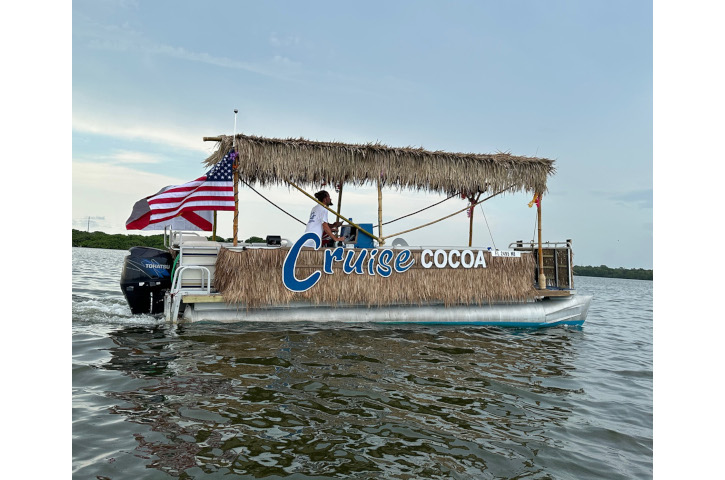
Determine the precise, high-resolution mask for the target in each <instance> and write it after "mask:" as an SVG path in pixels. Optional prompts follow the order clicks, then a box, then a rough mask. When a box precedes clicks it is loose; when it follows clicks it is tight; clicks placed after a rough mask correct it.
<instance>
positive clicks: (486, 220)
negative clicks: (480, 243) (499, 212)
mask: <svg viewBox="0 0 725 480" xmlns="http://www.w3.org/2000/svg"><path fill="white" fill-rule="evenodd" d="M478 206H479V207H481V214H483V220H484V221H485V222H486V228H488V234H489V235H490V236H491V243H493V248H495V249H496V250H498V248H496V242H495V241H494V239H493V233H491V227H490V226H489V225H488V219H487V218H486V212H484V211H483V205H481V204H480V203H479V204H478Z"/></svg>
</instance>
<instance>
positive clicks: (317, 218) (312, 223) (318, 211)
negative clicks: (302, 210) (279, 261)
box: [303, 205, 329, 248]
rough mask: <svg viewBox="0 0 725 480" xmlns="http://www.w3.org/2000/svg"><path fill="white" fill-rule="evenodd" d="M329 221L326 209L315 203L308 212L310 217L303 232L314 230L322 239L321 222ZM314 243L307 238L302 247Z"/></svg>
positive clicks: (311, 245)
mask: <svg viewBox="0 0 725 480" xmlns="http://www.w3.org/2000/svg"><path fill="white" fill-rule="evenodd" d="M323 223H329V222H328V221H327V210H326V209H325V208H324V207H323V206H322V205H315V207H314V208H313V209H312V211H311V212H310V219H309V220H308V221H307V227H306V228H305V233H307V232H314V233H316V234H317V236H318V237H320V240H322V224H323ZM314 246H315V244H314V242H313V241H312V240H307V241H306V242H305V244H304V245H303V247H313V248H314Z"/></svg>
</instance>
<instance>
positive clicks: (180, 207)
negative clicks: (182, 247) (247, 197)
mask: <svg viewBox="0 0 725 480" xmlns="http://www.w3.org/2000/svg"><path fill="white" fill-rule="evenodd" d="M235 157H236V153H234V152H233V151H230V152H229V153H227V154H226V155H224V158H223V159H222V161H221V162H219V163H217V164H216V165H214V167H212V169H211V170H209V171H208V172H207V173H206V175H204V176H201V177H199V178H197V179H196V180H193V181H191V182H187V183H185V184H183V185H171V186H168V187H164V188H162V189H161V191H159V192H158V193H157V194H155V195H151V196H150V197H146V198H143V199H141V200H139V201H138V202H136V204H135V205H134V206H133V211H132V212H131V216H130V217H129V219H128V220H127V221H126V230H148V229H153V228H155V226H156V225H163V224H172V223H171V222H172V221H176V220H178V218H179V217H181V218H184V219H185V220H187V221H188V222H191V224H192V225H194V226H196V227H197V228H198V229H201V230H211V229H212V224H211V222H210V221H209V219H208V218H206V215H205V214H203V213H202V212H203V211H205V210H207V211H208V210H231V211H234V180H233V177H232V175H233V172H232V167H233V165H234V158H235ZM197 212H198V213H197Z"/></svg>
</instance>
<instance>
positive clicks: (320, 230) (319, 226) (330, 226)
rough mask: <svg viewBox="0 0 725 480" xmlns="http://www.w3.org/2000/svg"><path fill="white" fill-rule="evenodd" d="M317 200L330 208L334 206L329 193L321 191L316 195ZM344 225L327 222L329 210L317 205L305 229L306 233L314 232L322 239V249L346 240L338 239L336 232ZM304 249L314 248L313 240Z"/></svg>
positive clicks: (313, 208) (307, 242)
mask: <svg viewBox="0 0 725 480" xmlns="http://www.w3.org/2000/svg"><path fill="white" fill-rule="evenodd" d="M315 198H316V199H317V201H319V202H320V203H323V204H325V205H327V206H328V207H329V206H330V205H332V199H331V198H330V194H329V193H327V191H326V190H320V191H319V192H317V193H316V194H315ZM341 225H342V222H340V221H337V222H334V223H329V222H328V221H327V210H326V209H325V208H323V207H322V205H319V204H318V205H315V206H314V207H312V211H311V212H310V219H309V220H308V221H307V227H306V228H305V233H307V232H313V233H315V234H317V236H318V237H320V240H322V247H323V248H325V247H333V246H334V243H335V242H341V241H343V240H345V237H338V236H336V235H335V232H337V228H338V227H340V226H341ZM303 246H304V247H313V248H314V246H315V245H314V242H313V241H312V240H307V241H306V242H305V244H304V245H303Z"/></svg>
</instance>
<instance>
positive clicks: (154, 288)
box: [121, 247, 173, 314]
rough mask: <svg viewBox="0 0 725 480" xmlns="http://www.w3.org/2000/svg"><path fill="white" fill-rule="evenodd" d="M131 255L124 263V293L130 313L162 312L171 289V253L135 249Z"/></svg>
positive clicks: (143, 248)
mask: <svg viewBox="0 0 725 480" xmlns="http://www.w3.org/2000/svg"><path fill="white" fill-rule="evenodd" d="M130 252H131V253H130V254H129V255H127V256H126V258H125V260H124V262H123V271H122V272H121V291H123V295H124V296H125V297H126V301H127V302H128V306H129V307H131V313H133V314H136V313H152V314H156V313H163V312H164V292H165V291H166V290H168V289H169V288H171V266H172V264H173V258H172V256H171V254H170V253H169V252H167V251H166V250H160V249H158V248H151V247H132V248H131V249H130Z"/></svg>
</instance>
